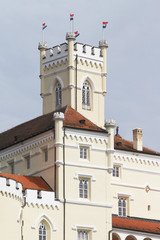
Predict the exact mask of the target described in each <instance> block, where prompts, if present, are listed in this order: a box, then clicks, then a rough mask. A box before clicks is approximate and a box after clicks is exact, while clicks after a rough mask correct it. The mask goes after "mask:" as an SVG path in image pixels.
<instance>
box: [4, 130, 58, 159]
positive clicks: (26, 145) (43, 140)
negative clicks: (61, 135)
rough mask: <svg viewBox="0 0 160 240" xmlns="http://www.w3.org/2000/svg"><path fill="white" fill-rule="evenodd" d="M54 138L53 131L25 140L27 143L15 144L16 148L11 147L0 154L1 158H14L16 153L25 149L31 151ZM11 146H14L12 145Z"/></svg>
mask: <svg viewBox="0 0 160 240" xmlns="http://www.w3.org/2000/svg"><path fill="white" fill-rule="evenodd" d="M35 137H36V136H35ZM53 138H54V134H53V132H52V133H49V134H46V136H42V137H39V138H38V139H35V140H32V141H30V142H27V141H28V140H24V142H26V143H23V145H21V146H18V147H15V146H14V149H10V150H8V151H6V152H5V153H2V154H0V160H4V159H6V158H11V157H12V158H13V157H14V156H15V155H17V154H20V153H23V152H25V151H29V150H30V149H32V148H34V147H37V146H39V145H41V144H43V143H46V142H48V141H50V140H52V139H53ZM18 144H19V143H17V145H18ZM10 148H12V146H11V147H10Z"/></svg>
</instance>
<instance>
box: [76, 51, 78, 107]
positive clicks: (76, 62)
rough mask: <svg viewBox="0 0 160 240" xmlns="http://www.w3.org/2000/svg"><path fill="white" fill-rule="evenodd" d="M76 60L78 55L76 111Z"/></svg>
mask: <svg viewBox="0 0 160 240" xmlns="http://www.w3.org/2000/svg"><path fill="white" fill-rule="evenodd" d="M77 59H78V55H77V54H76V111H77V90H78V89H77Z"/></svg>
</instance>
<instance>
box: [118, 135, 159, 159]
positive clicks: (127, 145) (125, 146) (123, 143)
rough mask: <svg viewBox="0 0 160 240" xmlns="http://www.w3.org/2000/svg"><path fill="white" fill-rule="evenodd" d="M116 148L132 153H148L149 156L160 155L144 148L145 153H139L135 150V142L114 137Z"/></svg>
mask: <svg viewBox="0 0 160 240" xmlns="http://www.w3.org/2000/svg"><path fill="white" fill-rule="evenodd" d="M114 148H115V149H117V150H124V151H131V152H140V153H147V154H153V155H159V156H160V152H156V151H154V150H151V149H149V148H146V147H143V151H137V150H136V149H134V148H133V142H131V141H128V140H125V139H123V138H121V137H118V136H115V137H114Z"/></svg>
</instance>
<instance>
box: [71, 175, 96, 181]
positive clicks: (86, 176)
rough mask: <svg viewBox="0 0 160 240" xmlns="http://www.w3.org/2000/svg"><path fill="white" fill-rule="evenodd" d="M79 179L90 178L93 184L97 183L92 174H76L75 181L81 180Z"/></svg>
mask: <svg viewBox="0 0 160 240" xmlns="http://www.w3.org/2000/svg"><path fill="white" fill-rule="evenodd" d="M79 178H90V179H91V180H92V182H95V181H96V179H95V177H94V176H93V175H92V174H86V173H75V176H74V179H77V180H78V179H79Z"/></svg>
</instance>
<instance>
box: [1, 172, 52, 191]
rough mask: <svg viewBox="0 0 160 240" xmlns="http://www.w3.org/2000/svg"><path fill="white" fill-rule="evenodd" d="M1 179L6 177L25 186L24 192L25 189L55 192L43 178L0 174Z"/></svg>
mask: <svg viewBox="0 0 160 240" xmlns="http://www.w3.org/2000/svg"><path fill="white" fill-rule="evenodd" d="M0 177H5V178H7V179H13V180H15V181H16V182H20V183H22V185H23V190H25V189H35V190H39V191H40V190H44V191H53V189H52V188H51V187H50V186H49V185H48V184H47V183H46V182H45V180H44V179H43V178H42V177H36V176H22V175H16V174H7V173H0Z"/></svg>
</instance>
